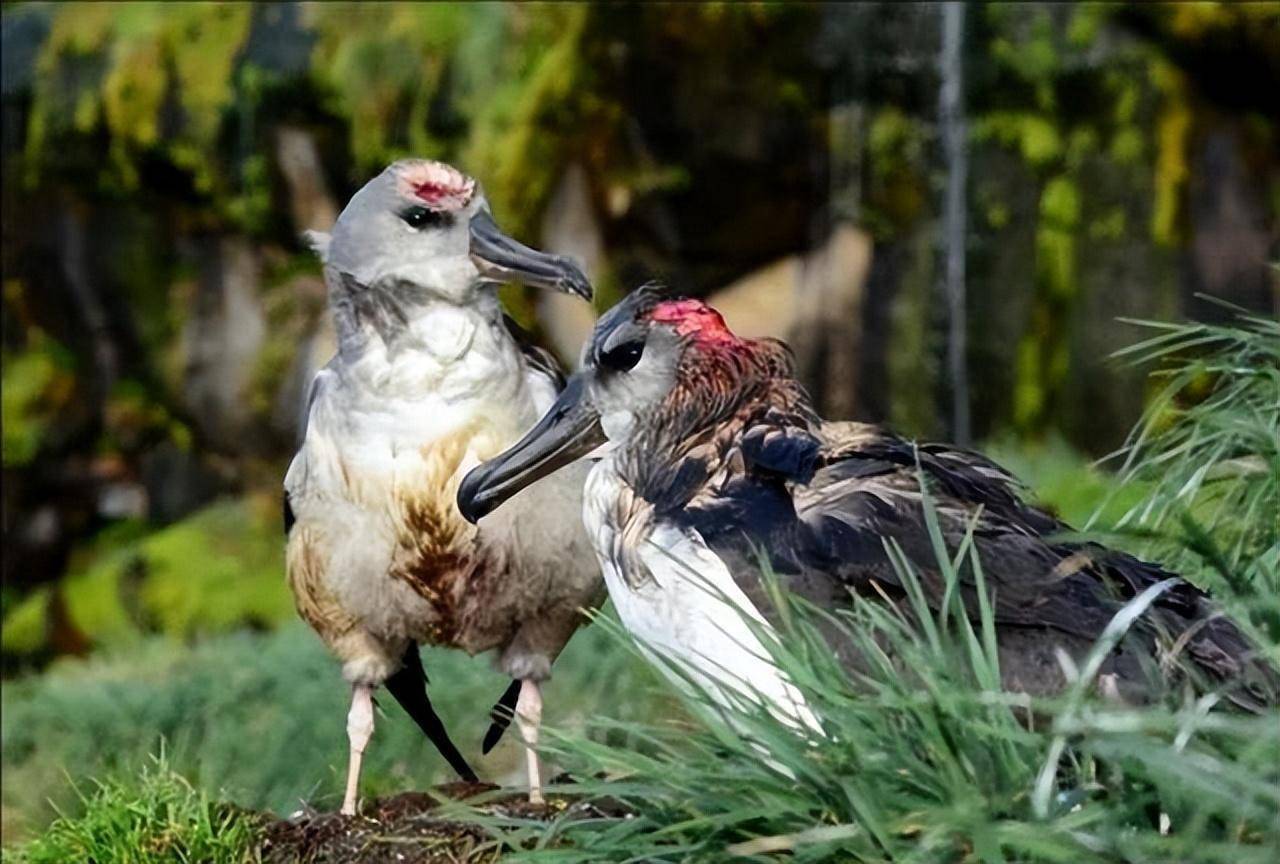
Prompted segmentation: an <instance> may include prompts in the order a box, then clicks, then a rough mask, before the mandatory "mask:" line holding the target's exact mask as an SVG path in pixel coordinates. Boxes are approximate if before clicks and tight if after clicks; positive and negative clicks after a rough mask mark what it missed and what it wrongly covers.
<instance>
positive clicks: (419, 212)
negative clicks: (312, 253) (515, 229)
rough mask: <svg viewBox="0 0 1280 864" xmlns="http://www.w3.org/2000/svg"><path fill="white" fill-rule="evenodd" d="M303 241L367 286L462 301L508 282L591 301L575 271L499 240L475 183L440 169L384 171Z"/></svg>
mask: <svg viewBox="0 0 1280 864" xmlns="http://www.w3.org/2000/svg"><path fill="white" fill-rule="evenodd" d="M308 239H309V241H310V242H311V245H312V246H313V248H315V250H316V251H317V252H318V253H319V255H320V257H321V258H322V259H323V260H324V262H325V265H326V267H329V268H332V269H333V270H335V271H337V272H339V273H342V274H346V275H348V276H350V277H352V279H354V281H355V282H356V283H357V284H359V285H362V286H366V287H374V286H377V285H379V284H380V283H384V282H388V281H398V282H408V283H412V284H414V285H416V286H420V287H421V288H424V289H426V290H427V291H429V292H432V293H434V294H437V295H441V296H443V297H444V298H445V299H449V300H453V301H455V302H465V301H466V300H467V298H468V296H469V294H470V292H471V291H473V290H475V288H476V287H478V286H482V285H486V284H488V285H493V284H496V283H500V282H507V281H511V282H520V283H523V284H526V285H532V286H535V287H539V288H550V289H553V290H557V291H563V292H566V293H569V294H576V295H578V296H579V297H583V298H585V299H590V298H591V283H590V282H588V281H587V278H586V276H584V275H583V273H582V271H581V270H580V269H579V268H578V266H577V265H576V264H574V263H573V262H572V261H571V260H569V259H568V258H566V257H564V256H562V255H552V254H548V253H546V252H539V251H537V250H535V249H530V248H529V247H527V246H524V245H522V244H520V243H519V242H517V241H515V240H513V239H512V238H511V237H509V236H507V235H506V234H504V233H503V232H502V230H501V229H500V228H499V227H498V225H497V223H495V222H494V219H493V216H492V215H491V214H490V213H489V205H488V203H487V202H486V201H485V197H484V193H483V192H482V191H481V189H480V186H479V184H477V183H476V181H475V180H474V179H472V178H471V177H468V176H467V175H466V174H463V173H462V172H461V171H459V170H457V169H456V168H453V167H452V166H449V165H446V164H444V163H443V162H434V161H430V160H425V159H403V160H401V161H399V162H395V163H393V164H391V165H390V166H388V167H387V168H386V169H385V170H384V171H383V172H382V173H381V174H379V175H378V176H377V177H374V178H373V179H372V180H370V181H369V182H368V183H366V184H365V185H364V187H363V188H361V189H360V191H359V192H357V193H356V194H355V195H354V196H352V198H351V201H350V202H349V203H348V204H347V206H346V208H345V209H344V210H343V211H342V213H341V214H339V216H338V220H337V222H336V223H335V224H334V226H333V232H332V234H323V233H319V232H310V233H309V234H308Z"/></svg>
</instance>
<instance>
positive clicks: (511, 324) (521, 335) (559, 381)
mask: <svg viewBox="0 0 1280 864" xmlns="http://www.w3.org/2000/svg"><path fill="white" fill-rule="evenodd" d="M502 322H503V323H504V324H506V325H507V332H508V333H510V334H511V338H512V339H514V340H515V343H516V345H517V346H518V347H519V348H520V353H521V354H523V355H524V362H525V363H527V364H529V368H531V369H533V370H534V371H536V372H538V373H540V374H542V375H545V376H546V377H547V378H549V379H550V380H551V384H552V386H553V387H555V390H556V392H557V393H559V392H560V391H561V390H563V389H564V383H565V376H564V368H563V367H561V365H560V361H558V360H556V358H555V355H554V354H552V353H551V352H550V351H548V350H547V349H545V348H542V347H539V346H538V344H537V343H536V342H534V340H533V334H532V333H530V332H529V331H528V330H526V329H524V328H523V327H521V326H520V324H519V323H517V322H516V320H515V319H514V318H512V317H511V316H510V315H507V314H505V313H503V316H502Z"/></svg>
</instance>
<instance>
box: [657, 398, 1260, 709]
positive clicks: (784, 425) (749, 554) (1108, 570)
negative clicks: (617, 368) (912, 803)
mask: <svg viewBox="0 0 1280 864" xmlns="http://www.w3.org/2000/svg"><path fill="white" fill-rule="evenodd" d="M738 419H739V422H740V424H741V425H740V426H739V429H738V431H737V432H736V434H734V435H732V436H723V435H721V436H719V437H718V438H717V439H716V440H715V443H716V445H717V446H716V447H713V448H710V449H708V448H706V447H703V448H700V451H699V456H698V459H697V469H696V471H695V470H694V469H687V470H688V472H689V476H690V477H694V476H696V477H706V478H716V481H715V484H714V488H711V487H710V486H708V488H705V489H703V490H699V491H695V492H692V493H690V492H689V491H688V490H687V487H686V486H685V484H680V485H681V487H682V488H681V492H682V495H681V496H680V497H681V498H682V500H684V501H685V502H686V505H685V507H684V509H683V511H681V512H680V513H678V514H677V515H675V516H674V518H678V519H679V520H680V521H681V522H683V524H685V525H688V526H690V527H693V528H696V529H697V530H698V531H699V533H700V534H701V535H702V537H703V539H704V540H705V541H706V542H707V543H708V545H710V546H711V547H712V549H713V550H714V551H715V552H716V554H717V555H719V556H720V557H721V558H722V559H723V560H724V561H725V563H726V564H727V565H728V566H730V568H731V572H737V571H736V570H734V569H733V568H734V567H735V565H736V566H743V565H747V564H751V563H753V562H755V561H756V560H757V558H758V555H759V553H760V550H762V549H763V550H765V551H767V554H768V555H769V557H770V558H771V561H772V564H773V566H774V568H775V570H777V571H778V572H780V573H793V574H802V575H805V574H807V575H806V579H809V581H810V584H811V582H812V579H811V577H812V576H813V574H815V573H818V574H824V575H825V576H826V578H827V579H829V580H830V579H832V578H834V579H835V580H838V581H839V582H840V583H842V584H843V585H844V586H846V587H847V588H851V589H853V590H857V591H860V592H866V591H869V590H872V587H871V580H875V581H876V582H877V583H879V585H880V586H881V590H885V589H887V590H889V591H891V592H894V593H898V592H900V591H901V590H902V586H901V585H900V584H899V583H898V578H897V575H896V573H895V571H894V568H893V567H892V566H891V564H890V562H889V559H888V557H887V554H886V552H885V549H884V545H883V538H892V539H893V540H894V541H895V542H897V544H898V545H899V546H900V547H901V549H902V550H903V552H904V554H905V555H906V556H907V558H908V559H909V560H911V561H912V563H913V564H914V565H915V568H916V570H917V572H918V573H919V575H920V578H921V580H922V582H923V584H924V588H925V590H926V592H927V593H928V594H929V595H930V596H932V597H935V598H937V599H939V600H940V599H941V596H942V592H943V588H944V586H943V584H942V577H941V575H940V574H939V573H938V572H937V567H936V565H935V563H934V561H935V556H934V553H933V547H932V543H931V541H930V539H929V534H928V529H927V526H926V524H925V521H924V513H923V506H922V504H923V496H922V490H921V489H920V480H921V478H923V480H924V484H925V486H926V487H927V492H928V494H929V496H930V500H931V501H932V503H933V506H934V508H935V511H936V513H937V514H938V519H939V523H940V527H941V528H942V531H943V536H944V539H945V540H946V541H947V544H948V546H949V548H952V549H955V548H956V547H957V546H958V545H959V543H960V542H961V540H962V538H963V537H964V535H965V533H966V531H967V530H969V528H970V526H971V525H972V526H973V531H974V543H975V546H976V548H977V551H978V554H979V558H980V560H981V561H982V566H983V572H984V576H985V577H986V580H987V583H988V585H989V586H991V588H992V589H993V595H994V597H993V599H994V603H993V608H994V612H995V618H996V623H997V625H998V626H1001V627H1006V628H1007V627H1014V628H1048V629H1052V630H1056V631H1058V632H1061V633H1064V634H1067V635H1069V636H1071V637H1075V638H1077V639H1080V640H1083V641H1084V642H1085V643H1086V644H1087V643H1089V642H1092V641H1093V640H1094V639H1096V638H1097V637H1098V636H1099V635H1100V634H1101V633H1102V631H1103V630H1104V629H1105V627H1106V626H1107V624H1108V623H1109V622H1110V621H1111V619H1112V617H1113V616H1114V615H1115V613H1116V612H1117V611H1118V610H1119V609H1120V608H1121V607H1122V606H1123V604H1124V603H1125V602H1126V601H1128V600H1130V599H1132V598H1133V597H1134V596H1136V595H1137V594H1139V593H1141V592H1142V591H1143V590H1144V589H1146V588H1148V587H1150V586H1151V585H1154V584H1156V583H1158V582H1160V581H1162V580H1164V579H1168V578H1170V577H1171V576H1173V575H1174V574H1171V573H1169V572H1168V571H1166V570H1164V569H1163V568H1161V567H1159V566H1158V565H1155V564H1150V563H1147V562H1145V561H1141V560H1139V559H1137V558H1135V557H1133V556H1131V555H1128V554H1125V553H1123V552H1118V551H1114V550H1110V549H1107V548H1106V547H1104V546H1101V545H1099V544H1097V543H1092V542H1079V541H1071V540H1069V539H1063V537H1062V535H1066V534H1069V533H1070V529H1069V527H1068V526H1067V525H1066V524H1065V523H1063V522H1061V521H1060V520H1059V519H1057V518H1056V517H1055V516H1053V515H1052V514H1050V513H1048V512H1046V511H1045V510H1042V509H1040V508H1038V507H1035V506H1033V505H1031V504H1028V503H1027V502H1026V501H1025V500H1024V499H1023V497H1022V495H1021V492H1022V489H1021V487H1020V485H1019V484H1018V482H1017V480H1016V479H1015V478H1014V477H1013V476H1012V475H1010V474H1009V473H1008V472H1007V471H1005V470H1004V469H1002V468H1001V467H1000V466H999V465H997V464H995V463H994V462H992V461H991V460H989V459H987V458H986V457H984V456H982V455H980V454H977V453H973V452H971V451H966V450H961V449H957V448H950V447H947V446H945V445H938V444H923V445H915V444H913V443H912V442H910V441H907V440H905V439H901V438H898V437H897V436H894V435H892V434H891V433H888V432H886V431H884V430H882V429H879V428H877V427H874V426H868V425H865V424H856V423H829V424H821V425H818V426H816V427H815V426H806V425H799V424H797V423H796V422H795V417H794V415H791V414H783V413H781V412H776V411H773V410H772V409H770V410H764V411H760V412H757V414H756V415H755V416H753V417H748V418H746V419H745V420H742V419H741V418H738ZM685 470H686V469H684V468H683V467H682V469H681V471H680V472H679V473H682V474H683V473H684V472H685ZM964 578H965V581H964V584H962V585H961V586H960V589H961V590H960V594H961V597H962V599H963V600H964V601H965V604H966V609H967V610H968V611H969V613H970V614H972V615H975V616H976V615H977V610H978V603H977V595H976V588H975V586H974V584H973V582H972V577H971V576H966V577H964ZM1133 632H1134V633H1136V634H1138V635H1139V637H1140V638H1143V639H1145V640H1146V641H1147V642H1148V643H1149V644H1151V643H1153V642H1154V640H1155V639H1156V638H1157V637H1161V638H1162V641H1163V643H1164V644H1165V645H1166V647H1167V646H1168V645H1170V644H1178V637H1179V636H1183V635H1184V634H1186V635H1185V637H1184V638H1183V639H1182V640H1181V642H1182V645H1181V650H1182V651H1184V652H1185V654H1186V656H1188V657H1190V658H1191V659H1192V660H1193V661H1194V662H1195V665H1196V666H1198V667H1199V668H1200V670H1201V671H1203V672H1207V673H1208V674H1209V675H1210V677H1212V678H1213V679H1215V680H1219V681H1225V680H1233V679H1237V678H1238V677H1239V676H1240V675H1241V674H1242V673H1244V672H1246V671H1248V667H1250V666H1251V665H1253V666H1258V665H1260V664H1256V663H1252V664H1251V661H1250V660H1249V659H1248V658H1249V657H1250V655H1251V648H1250V646H1249V644H1248V641H1247V640H1246V639H1245V637H1244V636H1243V635H1242V634H1241V633H1240V631H1239V630H1238V629H1237V628H1236V627H1235V626H1234V625H1233V624H1231V622H1230V621H1228V620H1227V619H1225V618H1223V617H1221V616H1220V615H1218V614H1217V613H1216V611H1215V610H1214V608H1213V606H1212V604H1211V603H1210V602H1209V599H1208V597H1207V596H1206V595H1205V594H1204V593H1203V592H1202V591H1200V590H1199V589H1197V588H1196V587H1195V586H1193V585H1191V584H1190V583H1187V582H1184V581H1180V582H1178V583H1176V584H1175V585H1174V586H1172V587H1171V588H1170V589H1169V590H1166V591H1165V592H1164V593H1163V594H1162V595H1161V596H1160V597H1159V598H1158V599H1157V601H1156V602H1155V603H1154V604H1153V607H1152V610H1151V611H1150V612H1149V614H1148V615H1146V616H1144V620H1143V621H1142V622H1141V623H1140V624H1139V625H1138V627H1136V628H1135V629H1134V631H1133ZM1261 677H1262V678H1264V679H1265V680H1267V681H1268V682H1269V686H1270V687H1272V688H1273V689H1274V687H1275V685H1276V682H1277V681H1278V680H1280V679H1277V678H1276V676H1275V675H1274V673H1273V672H1271V671H1269V670H1262V676H1261ZM1260 693H1261V691H1258V692H1254V691H1250V692H1248V693H1242V692H1240V689H1239V688H1238V689H1237V690H1236V691H1235V692H1233V693H1232V694H1230V695H1231V698H1233V699H1234V700H1235V701H1237V702H1239V703H1241V704H1260V703H1265V702H1266V701H1267V700H1268V699H1269V698H1274V697H1269V696H1266V695H1260Z"/></svg>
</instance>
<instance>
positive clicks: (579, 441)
mask: <svg viewBox="0 0 1280 864" xmlns="http://www.w3.org/2000/svg"><path fill="white" fill-rule="evenodd" d="M586 383H587V382H586V378H585V377H584V376H583V373H581V372H579V373H577V374H576V375H573V376H571V377H570V378H569V381H568V383H567V384H566V385H565V388H564V390H562V391H560V395H559V397H557V398H556V401H555V404H554V405H552V406H551V410H550V411H548V412H547V414H546V416H545V417H543V418H542V419H541V420H539V421H538V424H537V425H536V426H534V427H533V428H532V429H530V430H529V431H528V433H526V434H525V436H524V437H523V438H521V439H520V440H519V441H517V442H516V443H515V444H514V445H512V446H511V447H509V448H507V449H506V450H505V451H503V452H502V453H499V454H498V455H497V456H495V457H493V458H492V459H490V460H489V461H488V462H484V463H482V464H480V465H478V466H477V467H475V468H473V469H471V471H470V472H469V473H468V474H467V476H466V477H463V478H462V483H461V485H459V486H458V510H459V512H461V513H462V517H463V518H464V519H466V520H467V521H468V522H471V523H475V522H478V521H479V520H480V519H481V518H483V517H484V516H486V515H488V514H489V513H491V512H493V511H494V510H495V509H497V507H498V506H499V505H500V504H502V503H503V502H504V501H506V500H507V499H508V498H510V497H511V496H513V495H515V494H516V493H517V492H519V491H520V490H521V489H523V488H525V487H526V486H529V485H531V484H533V483H536V482H537V481H539V480H541V479H542V478H543V477H546V476H547V475H548V474H550V473H551V472H553V471H555V470H557V469H558V468H563V467H564V466H565V465H568V464H569V463H570V462H573V461H575V460H577V459H581V458H582V457H583V456H586V455H587V454H588V453H590V452H591V451H593V450H595V449H596V448H597V447H599V446H600V445H601V444H603V443H604V442H605V440H606V439H605V434H604V428H603V427H602V426H601V425H600V414H599V413H598V412H597V411H596V409H595V406H594V405H593V404H592V403H591V400H590V399H588V398H587V387H586Z"/></svg>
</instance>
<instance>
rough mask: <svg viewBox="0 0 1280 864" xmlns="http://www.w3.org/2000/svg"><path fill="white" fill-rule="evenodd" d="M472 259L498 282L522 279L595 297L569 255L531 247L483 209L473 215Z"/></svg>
mask: <svg viewBox="0 0 1280 864" xmlns="http://www.w3.org/2000/svg"><path fill="white" fill-rule="evenodd" d="M470 227H471V260H472V261H474V262H475V265H476V267H477V268H478V269H479V270H480V275H481V276H483V277H484V278H486V279H491V280H493V281H494V282H519V283H521V284H523V285H532V286H534V287H535V288H551V289H554V290H556V291H563V292H564V293H566V294H577V295H578V296H579V297H581V298H582V299H583V300H590V299H591V283H590V282H589V281H587V277H586V276H585V275H584V274H583V272H582V271H581V270H580V269H579V268H578V265H577V264H574V263H573V261H571V260H570V259H569V258H568V257H567V256H564V255H553V254H551V253H549V252H539V251H538V250H537V249H530V248H529V247H528V246H525V245H524V244H523V243H520V242H519V241H517V240H514V239H512V238H511V237H509V236H507V235H506V234H504V233H503V232H502V229H501V228H499V227H498V224H497V223H496V222H494V221H493V217H492V216H490V215H489V213H488V212H487V211H484V210H481V211H479V212H478V213H476V214H475V215H474V216H472V217H471V226H470Z"/></svg>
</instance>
